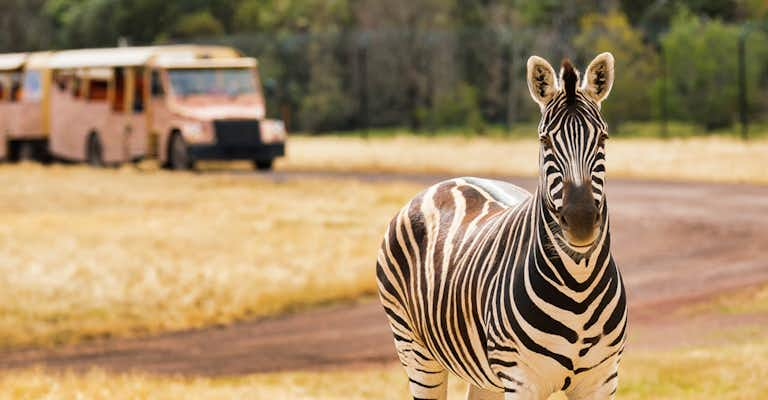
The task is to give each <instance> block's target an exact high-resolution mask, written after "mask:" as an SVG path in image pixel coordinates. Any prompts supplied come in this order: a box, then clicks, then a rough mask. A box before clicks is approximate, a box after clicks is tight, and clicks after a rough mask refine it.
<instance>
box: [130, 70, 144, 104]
mask: <svg viewBox="0 0 768 400" xmlns="http://www.w3.org/2000/svg"><path fill="white" fill-rule="evenodd" d="M133 112H134V113H141V112H144V71H143V70H141V69H137V70H136V83H135V84H134V85H133Z"/></svg>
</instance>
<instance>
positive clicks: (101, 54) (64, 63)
mask: <svg viewBox="0 0 768 400" xmlns="http://www.w3.org/2000/svg"><path fill="white" fill-rule="evenodd" d="M239 55H240V53H239V52H238V51H237V50H235V49H233V48H231V47H225V46H195V45H171V46H147V47H115V48H106V49H82V50H64V51H58V52H55V53H54V54H53V56H51V58H50V60H49V62H48V66H49V67H50V68H53V69H74V68H99V67H134V66H141V65H147V64H150V63H151V62H152V60H153V59H154V57H157V56H162V57H163V58H176V57H179V58H182V59H189V58H219V57H237V56H239Z"/></svg>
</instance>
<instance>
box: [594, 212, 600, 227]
mask: <svg viewBox="0 0 768 400" xmlns="http://www.w3.org/2000/svg"><path fill="white" fill-rule="evenodd" d="M601 217H602V215H600V213H599V212H598V213H595V225H600V220H601V219H602V218H601Z"/></svg>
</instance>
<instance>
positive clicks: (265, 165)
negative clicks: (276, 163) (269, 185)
mask: <svg viewBox="0 0 768 400" xmlns="http://www.w3.org/2000/svg"><path fill="white" fill-rule="evenodd" d="M253 166H254V168H256V169H257V170H259V171H269V170H271V169H272V160H253Z"/></svg>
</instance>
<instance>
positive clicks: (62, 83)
mask: <svg viewBox="0 0 768 400" xmlns="http://www.w3.org/2000/svg"><path fill="white" fill-rule="evenodd" d="M0 61H1V59H0ZM0 64H2V63H0ZM41 64H42V65H43V66H44V67H45V69H44V71H45V72H44V73H43V72H40V73H39V74H38V75H37V76H38V78H39V84H37V87H40V88H43V89H41V90H40V92H41V93H40V95H39V96H38V97H39V98H40V101H39V103H40V104H39V107H38V111H37V112H30V113H27V114H26V115H22V114H15V115H12V117H11V118H10V119H11V120H15V121H13V122H11V123H10V124H11V125H13V124H20V123H21V121H25V122H26V123H30V124H31V122H28V121H29V120H32V119H35V118H38V119H42V120H43V122H44V124H43V127H44V128H47V132H46V135H45V139H46V140H45V145H46V148H47V150H48V151H49V152H50V154H51V155H52V156H54V157H55V158H59V159H64V160H71V161H85V162H88V163H89V164H91V165H97V166H101V165H117V164H120V163H124V162H131V161H136V160H140V159H143V158H147V157H156V158H157V159H158V160H159V161H160V162H161V163H162V165H164V166H167V167H170V168H173V169H190V168H193V167H194V165H195V162H196V161H198V160H211V159H223V160H233V159H247V160H251V161H252V162H253V164H254V166H255V167H256V168H258V169H270V168H271V167H272V163H273V160H274V159H275V158H277V157H280V156H283V155H284V153H285V139H286V132H285V128H284V125H283V123H282V122H281V121H279V120H270V119H267V118H266V117H265V103H264V96H263V94H262V90H261V85H260V82H259V76H258V68H257V62H256V60H255V59H253V58H247V57H242V56H241V55H240V54H239V52H238V51H237V50H235V49H233V48H230V47H221V46H189V45H180V46H153V47H124V48H112V49H84V50H67V51H59V52H54V53H52V54H50V55H48V57H47V58H46V60H45V62H44V63H41ZM30 65H32V64H30ZM38 69H40V68H38ZM30 71H31V70H30ZM23 73H24V74H29V73H30V72H28V71H27V69H24V71H23ZM26 81H27V79H24V81H22V85H21V89H20V90H21V92H22V93H26V90H27V89H26ZM29 83H30V86H31V87H35V81H34V80H33V79H32V78H30V79H29ZM30 92H31V90H30ZM24 96H25V95H24V94H22V96H21V98H24ZM31 98H32V97H30V99H31ZM4 107H5V105H3V106H0V114H3V111H2V110H3V109H4ZM32 114H35V115H32ZM24 129H27V128H24ZM44 130H45V129H44Z"/></svg>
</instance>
